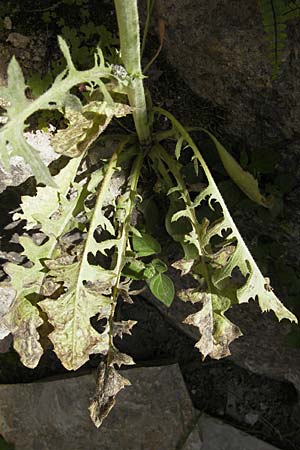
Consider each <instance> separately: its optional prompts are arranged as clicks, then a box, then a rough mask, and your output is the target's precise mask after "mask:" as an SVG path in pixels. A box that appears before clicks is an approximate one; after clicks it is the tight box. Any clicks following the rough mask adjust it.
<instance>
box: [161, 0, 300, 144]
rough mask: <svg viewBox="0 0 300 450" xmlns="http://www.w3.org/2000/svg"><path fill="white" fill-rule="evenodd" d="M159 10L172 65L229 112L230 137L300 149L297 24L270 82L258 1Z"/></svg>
mask: <svg viewBox="0 0 300 450" xmlns="http://www.w3.org/2000/svg"><path fill="white" fill-rule="evenodd" d="M160 4H161V15H162V17H163V18H165V20H166V23H167V29H166V39H165V48H166V51H167V56H168V59H169V61H170V62H171V64H172V65H173V66H175V67H176V68H177V69H178V71H179V73H180V75H181V76H182V78H183V79H184V80H185V81H186V82H187V83H188V84H189V86H190V87H191V88H192V90H193V91H194V92H195V93H196V94H197V95H199V96H200V97H202V98H205V99H208V100H210V101H211V102H212V103H213V104H215V105H218V106H221V107H222V108H224V110H225V114H226V117H227V122H226V132H227V133H228V134H230V135H232V136H235V137H236V138H237V139H239V140H242V141H243V142H246V143H248V144H249V146H250V147H252V148H260V149H261V150H265V148H264V147H265V146H266V145H268V146H269V145H270V143H273V144H274V143H275V144H277V145H281V146H282V144H283V143H285V142H286V141H287V140H296V141H297V142H298V144H299V134H298V133H299V129H300V65H299V54H300V29H299V20H296V19H295V20H294V21H290V22H288V27H287V33H288V42H287V47H286V50H285V52H284V55H283V59H284V61H283V64H282V66H281V68H280V71H279V74H278V77H277V79H276V80H272V67H271V63H270V60H269V58H268V52H269V47H268V41H267V39H266V35H265V31H264V27H263V22H262V17H261V14H260V11H259V6H258V2H249V1H248V0H240V1H231V0H209V1H208V2H199V1H197V0H178V1H176V7H175V2H174V0H161V2H160Z"/></svg>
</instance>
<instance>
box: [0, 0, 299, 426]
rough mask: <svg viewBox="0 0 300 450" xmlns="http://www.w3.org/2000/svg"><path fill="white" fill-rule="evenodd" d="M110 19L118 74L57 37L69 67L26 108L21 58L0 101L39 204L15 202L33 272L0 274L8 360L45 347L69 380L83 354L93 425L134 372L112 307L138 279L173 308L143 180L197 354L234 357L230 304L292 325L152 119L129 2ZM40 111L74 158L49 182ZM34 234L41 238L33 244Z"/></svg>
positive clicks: (259, 198)
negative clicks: (181, 282)
mask: <svg viewBox="0 0 300 450" xmlns="http://www.w3.org/2000/svg"><path fill="white" fill-rule="evenodd" d="M77 3H78V4H79V2H77ZM116 8H117V13H118V19H119V21H121V22H122V26H121V27H120V32H121V34H122V33H123V35H124V33H125V34H126V33H128V36H125V37H126V39H124V36H123V39H121V45H123V44H124V42H125V43H126V46H127V47H126V52H125V56H126V57H125V60H123V61H122V62H123V64H124V66H125V67H123V66H120V65H113V66H112V65H110V64H109V63H107V62H105V60H104V57H103V53H102V51H101V50H100V49H98V50H97V52H96V54H95V62H94V66H93V67H92V68H91V69H88V70H78V69H77V68H76V65H75V64H74V61H73V60H72V58H71V54H70V52H69V47H68V45H67V43H66V42H65V41H64V40H63V39H62V38H59V45H60V48H61V51H62V53H63V55H64V58H65V60H66V62H67V68H66V69H65V70H64V71H63V72H62V73H61V74H59V75H58V76H57V77H56V79H55V81H54V83H53V85H52V86H51V87H50V88H49V89H48V90H47V91H46V92H44V93H43V94H42V95H41V96H40V97H39V98H37V99H34V100H29V99H28V98H27V97H26V95H25V89H26V85H25V82H24V79H23V75H22V73H21V70H20V67H19V65H18V63H17V62H16V60H15V59H13V60H12V61H11V63H10V65H9V70H8V86H7V87H4V88H1V90H0V97H1V105H2V107H4V108H5V110H6V113H5V116H4V117H5V118H6V119H7V120H6V123H5V125H4V126H3V127H2V128H1V129H0V146H1V159H2V161H3V162H4V163H6V165H9V160H10V157H11V156H12V155H15V154H16V155H19V156H22V157H23V158H24V160H25V161H26V162H28V164H30V166H31V168H32V171H33V174H34V175H35V177H36V179H37V181H38V182H39V183H40V185H38V186H37V190H36V195H35V196H24V197H22V204H21V212H18V213H15V215H14V220H19V219H22V220H24V221H26V224H25V231H26V232H27V233H28V234H27V233H25V234H24V236H22V237H21V238H20V244H21V245H22V247H23V254H24V255H25V256H26V257H27V259H28V263H27V264H26V266H24V265H22V266H21V265H17V264H13V263H9V264H7V265H6V266H5V271H6V273H7V274H8V275H9V276H10V279H11V281H10V284H11V286H10V287H11V289H12V290H13V292H14V293H15V299H14V302H13V304H12V307H11V308H10V309H9V311H8V312H7V313H6V315H5V316H4V317H3V318H2V319H1V323H0V327H1V326H2V325H3V326H4V327H6V329H8V330H9V331H10V332H11V333H12V334H13V336H14V347H15V349H16V351H17V352H18V353H19V354H20V357H21V360H22V362H23V363H24V364H25V365H26V366H28V367H31V368H33V367H35V366H36V365H37V364H38V362H39V359H40V357H41V355H42V353H43V350H44V348H43V346H44V341H45V339H41V338H44V337H47V338H49V339H50V341H51V343H52V345H53V349H54V351H55V353H56V354H57V356H58V357H59V359H60V360H61V362H62V364H63V365H64V366H65V367H66V368H67V369H69V370H77V369H78V368H79V367H81V366H82V365H83V364H84V363H86V361H88V359H89V356H90V355H91V354H94V353H100V354H101V355H102V362H101V364H100V366H99V374H98V382H97V390H96V394H95V397H94V399H93V401H92V404H91V406H90V413H91V417H92V420H93V421H94V423H95V424H96V426H100V425H101V423H102V421H103V420H104V418H105V417H106V416H107V415H108V413H109V411H110V410H111V408H112V407H113V405H114V403H115V396H116V395H117V393H118V392H119V391H120V390H121V389H122V388H123V387H125V386H126V385H128V384H129V382H128V380H126V379H125V378H123V377H122V376H121V375H120V374H119V373H118V372H117V370H116V369H117V368H118V367H120V366H121V365H123V364H125V365H130V364H133V360H132V358H131V357H130V356H129V355H126V354H123V353H120V352H119V351H118V349H117V348H116V346H115V342H114V338H115V337H116V336H119V337H122V336H123V335H124V334H125V333H126V334H130V333H131V330H132V327H133V326H134V325H135V323H136V322H135V321H132V320H128V321H120V320H117V319H116V317H115V316H116V315H115V309H116V306H117V303H118V302H122V301H125V302H132V296H133V295H135V294H136V293H137V289H136V288H138V291H139V292H140V285H139V284H138V286H135V285H134V283H135V282H136V281H137V282H138V283H141V282H144V284H145V285H146V286H148V288H149V289H150V291H151V292H152V294H153V295H154V296H155V297H156V298H157V299H158V300H160V301H161V302H162V303H164V304H165V305H166V306H167V307H169V306H170V305H171V304H172V302H173V300H174V297H175V288H174V284H173V281H172V279H171V278H170V277H169V276H168V275H167V272H168V270H169V269H168V266H169V265H170V259H171V257H170V255H169V253H168V248H167V249H166V248H165V242H164V241H165V238H166V235H163V233H161V230H157V227H156V222H157V221H159V219H160V216H161V215H162V214H161V212H160V211H159V209H158V207H157V206H156V205H155V202H154V201H153V200H152V199H151V195H153V192H152V193H150V197H149V187H148V186H147V179H146V176H141V175H144V173H143V172H144V170H145V169H146V168H147V169H148V170H151V174H152V175H153V176H154V177H156V179H157V182H156V188H155V190H156V193H157V195H158V196H159V197H160V198H163V201H164V204H167V208H166V209H167V212H166V215H165V228H166V231H167V233H168V234H169V235H170V239H171V238H172V239H173V240H174V242H175V246H176V252H177V253H176V252H175V254H176V255H178V256H177V260H176V261H175V262H174V253H173V256H172V268H170V271H173V274H174V272H175V270H177V271H180V272H181V276H182V277H185V276H189V277H191V276H192V277H193V278H194V280H195V282H196V287H194V288H187V289H183V290H182V291H181V292H178V298H179V299H181V300H182V301H191V302H193V303H194V304H196V305H197V306H198V305H199V310H198V311H197V312H196V313H195V314H192V315H190V316H188V317H187V318H186V319H185V323H188V324H190V325H193V326H196V327H197V328H198V329H199V332H200V334H201V338H200V339H199V341H198V342H197V344H196V346H197V348H198V349H199V351H200V352H201V353H202V355H203V357H206V356H207V355H209V356H211V357H213V358H221V357H224V356H227V355H229V354H230V350H229V345H230V343H231V342H232V341H233V340H234V339H236V338H237V337H239V336H240V335H241V332H240V330H239V329H238V327H237V326H236V325H235V324H233V323H231V322H230V321H229V320H228V319H227V317H226V316H225V313H226V311H227V310H228V309H229V308H230V307H231V306H232V305H234V304H239V303H244V302H247V301H249V299H251V298H252V299H257V300H258V302H259V305H260V307H261V309H262V311H269V310H273V311H274V312H275V314H276V315H277V317H278V319H279V320H281V319H283V318H286V319H289V320H291V321H296V318H295V316H294V315H293V314H292V313H291V312H289V311H288V310H287V309H286V308H285V307H284V306H283V305H282V303H281V302H280V301H279V300H278V298H277V297H276V295H275V294H274V292H273V290H272V288H271V287H270V284H269V281H268V279H266V278H264V277H263V275H262V274H261V272H260V270H259V268H258V266H257V265H256V263H255V261H254V259H253V257H252V255H251V253H250V252H249V250H248V248H247V246H246V244H245V242H244V241H243V239H242V237H241V235H240V234H239V231H238V229H237V227H236V226H235V224H234V222H233V219H232V217H231V215H230V213H229V211H228V209H227V206H226V205H225V202H224V199H223V197H222V195H221V193H220V191H219V189H218V187H217V185H216V183H215V181H214V179H213V176H212V174H211V172H210V170H209V169H208V167H207V165H206V162H205V161H204V159H203V157H202V154H201V153H200V152H199V150H198V148H197V146H196V145H195V143H194V142H193V140H192V139H191V137H190V135H189V134H188V132H187V131H186V129H185V128H184V127H183V126H182V125H181V124H180V123H179V122H178V121H177V120H176V119H175V118H174V117H173V116H172V115H171V114H170V113H168V112H167V111H165V110H163V109H160V108H153V109H152V110H151V111H147V109H146V101H145V95H144V87H143V82H142V74H141V72H140V53H139V41H138V30H139V28H138V26H139V25H138V23H139V22H138V14H137V3H136V1H135V0H130V1H129V0H128V2H126V3H122V2H120V1H119V0H116ZM124 8H125V9H124ZM127 8H128V9H127ZM130 11H131V12H132V14H129V12H130ZM125 13H126V14H125ZM124 15H125V17H123V16H124ZM131 19H132V22H131ZM132 32H133V33H132ZM131 34H133V35H131ZM122 42H123V44H122ZM121 53H123V54H124V52H122V48H121ZM123 58H124V56H123ZM130 68H131V70H130ZM82 83H83V84H84V85H85V86H86V87H87V92H86V93H85V95H84V96H81V98H79V96H76V95H74V94H73V93H71V92H70V91H71V89H72V88H74V86H76V85H78V84H82ZM72 92H73V91H72ZM82 97H83V98H82ZM42 110H50V111H52V110H55V111H59V112H60V114H61V115H62V116H63V118H64V120H65V125H66V127H65V128H62V129H59V130H57V132H56V134H55V136H54V137H53V139H52V145H53V148H54V149H55V151H56V152H58V153H59V154H61V155H63V156H64V157H65V158H66V157H68V158H69V161H68V162H67V163H66V165H65V166H64V167H63V168H61V169H60V171H59V173H58V174H57V175H56V176H53V177H52V176H51V175H50V172H49V171H48V169H47V167H45V165H44V164H43V162H42V161H41V160H40V159H39V157H38V155H37V153H36V151H35V150H34V149H32V147H31V146H30V145H29V144H27V142H26V141H25V139H24V130H25V128H26V126H27V122H28V119H29V118H30V116H31V115H32V114H34V113H37V112H38V111H42ZM131 113H132V115H133V118H134V123H135V126H136V135H135V134H133V133H131V134H129V135H117V136H115V135H114V137H113V136H107V140H104V138H103V142H111V147H110V148H109V152H107V153H106V155H105V157H101V156H100V154H99V155H98V160H97V161H96V162H94V166H93V167H92V169H91V168H90V160H89V149H90V148H91V147H92V145H93V143H94V142H95V141H96V139H98V138H99V136H100V138H101V135H102V133H103V132H104V131H105V130H106V128H107V127H108V126H109V124H110V123H111V121H112V120H113V119H114V118H115V117H117V118H119V117H123V116H126V115H128V114H131ZM157 115H164V116H165V117H166V118H167V119H168V120H169V121H170V122H171V125H172V127H171V128H170V130H167V131H165V132H163V133H160V132H159V131H158V132H155V133H153V132H152V130H151V129H150V119H149V116H151V117H152V118H151V120H152V119H153V120H155V118H156V116H157ZM151 124H152V122H151ZM209 136H210V137H211V139H212V140H213V141H214V143H215V145H216V148H217V151H218V153H219V156H220V158H221V160H222V162H223V165H224V167H225V169H226V171H227V172H228V174H229V175H230V176H231V178H232V179H233V180H234V182H235V183H236V184H237V185H238V186H239V188H240V189H241V190H242V191H243V192H244V193H245V194H246V195H247V196H248V197H249V198H251V199H252V200H254V201H255V202H256V203H258V204H259V205H262V206H269V205H268V203H267V200H266V199H265V197H264V196H263V195H262V194H261V193H260V191H259V189H258V184H257V181H256V180H255V179H254V178H253V177H252V176H251V175H250V174H248V173H247V172H245V171H243V169H242V168H241V167H240V166H239V164H237V163H236V162H235V161H234V159H233V158H232V157H231V155H230V154H229V153H228V152H227V151H226V150H225V148H224V147H223V146H222V145H221V143H220V142H219V141H217V140H216V139H215V137H214V136H213V135H212V134H211V133H209ZM166 139H171V140H172V141H173V143H174V140H175V145H174V155H173V154H172V152H171V151H170V150H171V148H170V145H169V143H168V147H166V143H165V140H166ZM164 146H165V147H164ZM187 147H188V148H189V149H190V150H189V151H192V152H193V155H192V157H191V161H190V166H191V170H192V171H193V172H194V173H193V175H195V177H196V178H197V177H199V176H200V175H201V176H202V178H203V179H205V180H206V184H204V183H202V184H201V183H200V184H199V185H198V188H197V192H195V187H192V186H191V185H190V184H189V183H188V180H187V175H186V174H185V172H184V170H183V169H184V168H183V166H182V164H181V160H182V158H181V156H182V155H183V152H184V151H185V150H186V148H187ZM166 148H168V151H167V150H166ZM147 194H148V196H147ZM144 195H145V198H146V200H143V196H144ZM140 202H141V203H140ZM139 203H140V204H139ZM37 232H38V233H39V234H38V236H40V235H42V240H39V241H37V240H36V239H35V238H36V233H37ZM30 236H31V237H30ZM161 236H163V238H162V237H161ZM167 244H168V243H167ZM158 256H159V258H161V259H158ZM94 321H96V322H97V325H95V326H94V325H93V324H94V323H95V322H94ZM99 321H101V322H100V323H99ZM50 325H51V327H50ZM98 326H99V328H98ZM50 328H51V330H50Z"/></svg>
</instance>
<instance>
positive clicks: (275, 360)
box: [143, 279, 300, 395]
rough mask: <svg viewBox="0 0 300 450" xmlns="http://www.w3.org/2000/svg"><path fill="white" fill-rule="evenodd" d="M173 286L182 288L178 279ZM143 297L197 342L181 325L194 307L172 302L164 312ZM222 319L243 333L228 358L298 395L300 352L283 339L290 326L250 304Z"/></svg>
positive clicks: (193, 333) (194, 332) (193, 330)
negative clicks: (286, 386) (293, 388)
mask: <svg viewBox="0 0 300 450" xmlns="http://www.w3.org/2000/svg"><path fill="white" fill-rule="evenodd" d="M175 282H176V290H180V289H182V288H183V285H182V282H181V281H180V280H179V279H176V280H175ZM143 297H146V298H147V300H148V301H151V303H153V304H154V305H155V307H156V308H157V309H159V310H160V312H161V313H162V314H163V316H164V317H165V318H166V319H167V321H168V322H171V323H172V324H173V326H174V327H176V328H178V329H180V330H181V331H183V332H184V333H185V334H186V335H187V336H189V337H190V338H192V339H194V340H195V342H196V341H197V340H199V332H198V330H197V329H196V328H195V327H193V326H189V325H186V324H183V323H182V321H183V320H184V319H185V318H186V317H187V316H188V315H189V314H192V313H195V312H196V311H197V310H198V309H197V307H196V306H195V305H193V304H191V303H189V302H187V303H186V302H182V301H180V300H178V299H177V298H176V299H175V301H174V302H173V303H172V305H171V307H169V308H166V307H165V306H164V305H163V304H162V303H161V302H159V301H158V300H156V299H155V298H154V297H153V296H152V295H151V294H150V293H149V292H148V293H143ZM226 316H227V317H228V318H229V319H230V320H231V321H232V322H233V323H235V324H236V325H238V326H239V328H240V329H241V331H242V333H243V336H241V337H240V338H238V339H236V340H235V341H234V342H233V343H232V344H231V345H230V351H231V356H230V357H229V358H230V359H231V360H232V361H233V362H234V363H235V364H237V365H238V366H240V367H243V368H245V369H247V370H250V371H251V372H253V373H256V374H258V375H264V376H266V377H268V378H273V379H276V380H279V381H286V382H289V383H292V384H293V385H294V387H295V389H296V390H297V392H298V393H299V395H300V349H299V348H292V347H288V346H286V344H285V339H286V336H287V334H288V333H289V332H290V330H291V324H290V322H288V321H287V320H284V321H283V322H278V320H277V319H276V317H275V315H274V314H273V313H262V312H261V310H260V309H259V307H258V305H257V303H256V302H254V301H250V302H249V303H248V304H242V305H237V306H234V307H233V308H231V309H230V310H229V311H228V312H226ZM199 358H201V355H200V353H199Z"/></svg>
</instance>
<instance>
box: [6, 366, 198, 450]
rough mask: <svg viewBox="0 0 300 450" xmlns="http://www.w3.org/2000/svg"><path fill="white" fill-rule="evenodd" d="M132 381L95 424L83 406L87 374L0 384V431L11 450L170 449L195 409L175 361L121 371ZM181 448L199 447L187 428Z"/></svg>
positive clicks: (89, 391) (90, 381) (89, 382)
mask: <svg viewBox="0 0 300 450" xmlns="http://www.w3.org/2000/svg"><path fill="white" fill-rule="evenodd" d="M122 375H123V376H125V377H126V378H128V379H129V380H130V381H131V383H132V386H128V387H127V388H125V389H123V390H122V391H121V392H120V393H119V394H118V396H117V403H116V406H115V407H114V408H113V410H112V411H111V413H110V415H109V417H108V418H107V419H106V420H105V421H104V423H103V425H102V427H101V428H99V429H97V428H96V427H95V426H94V425H93V423H92V422H91V420H90V417H89V411H88V406H89V402H90V398H91V397H92V396H93V394H94V389H95V377H94V374H88V375H83V376H78V377H68V378H64V379H59V380H54V381H43V382H38V383H33V384H15V385H2V386H0V434H1V435H2V436H3V437H4V438H5V439H6V440H7V442H10V443H12V444H14V445H15V450H171V449H174V450H175V449H176V447H177V445H178V443H179V442H181V441H182V439H183V438H184V437H185V436H186V435H187V433H188V432H189V430H190V429H191V424H193V423H194V421H195V417H196V412H195V410H194V408H193V406H192V403H191V400H190V397H189V395H188V393H187V390H186V387H185V384H184V381H183V379H182V376H181V372H180V369H179V367H178V366H177V365H172V366H164V367H147V368H133V369H131V370H126V371H122ZM191 438H192V440H191V442H189V446H188V447H185V450H199V449H200V448H201V440H200V437H199V433H198V432H196V434H195V433H193V436H191Z"/></svg>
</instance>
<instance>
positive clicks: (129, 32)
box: [115, 0, 151, 144]
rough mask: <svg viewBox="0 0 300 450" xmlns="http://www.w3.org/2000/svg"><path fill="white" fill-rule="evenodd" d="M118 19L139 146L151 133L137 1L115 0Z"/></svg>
mask: <svg viewBox="0 0 300 450" xmlns="http://www.w3.org/2000/svg"><path fill="white" fill-rule="evenodd" d="M115 8H116V13H117V19H118V26H119V34H120V46H121V57H122V61H123V64H124V66H125V69H126V71H127V72H128V74H129V75H130V78H131V84H130V86H129V92H128V98H129V102H130V105H131V106H132V107H133V108H134V111H133V119H134V123H135V127H136V132H137V135H138V138H139V141H140V143H141V144H149V143H150V141H151V132H150V126H149V120H148V114H147V105H146V98H145V91H144V85H143V75H142V69H141V52H140V27H139V15H138V7H137V0H126V1H124V0H115Z"/></svg>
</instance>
